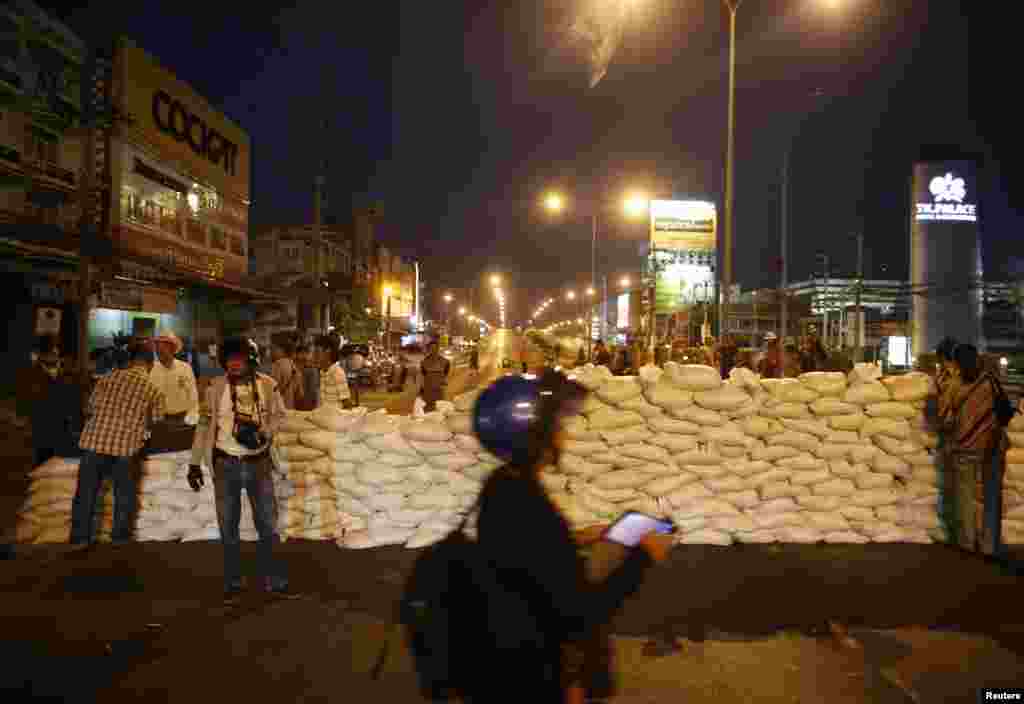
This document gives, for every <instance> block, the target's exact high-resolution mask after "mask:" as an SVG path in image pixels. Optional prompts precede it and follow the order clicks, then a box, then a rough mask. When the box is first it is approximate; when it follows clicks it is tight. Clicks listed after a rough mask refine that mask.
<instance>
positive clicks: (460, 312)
mask: <svg viewBox="0 0 1024 704" xmlns="http://www.w3.org/2000/svg"><path fill="white" fill-rule="evenodd" d="M465 314H466V308H465V307H462V308H459V315H465Z"/></svg>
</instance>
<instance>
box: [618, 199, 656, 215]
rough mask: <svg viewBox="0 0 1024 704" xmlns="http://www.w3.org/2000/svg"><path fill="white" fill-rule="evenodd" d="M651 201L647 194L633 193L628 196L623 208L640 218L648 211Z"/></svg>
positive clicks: (629, 213)
mask: <svg viewBox="0 0 1024 704" xmlns="http://www.w3.org/2000/svg"><path fill="white" fill-rule="evenodd" d="M649 203H650V200H649V199H648V198H647V197H646V196H642V195H639V194H633V195H631V196H629V197H628V198H626V200H625V202H624V203H623V209H624V210H625V211H626V215H628V216H630V217H633V218H638V217H641V216H642V215H644V214H645V213H646V212H647V208H648V204H649Z"/></svg>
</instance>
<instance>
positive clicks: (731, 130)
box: [718, 0, 743, 335]
mask: <svg viewBox="0 0 1024 704" xmlns="http://www.w3.org/2000/svg"><path fill="white" fill-rule="evenodd" d="M722 2H724V3H725V7H726V8H727V9H728V10H729V107H728V116H727V118H726V125H727V127H726V145H725V227H724V228H723V231H722V276H721V281H722V298H721V301H720V302H719V307H720V311H721V312H720V313H719V316H718V330H719V335H721V334H722V332H723V331H724V330H726V329H728V323H727V322H726V321H727V319H728V316H729V292H730V287H731V285H732V235H733V231H732V228H733V212H732V211H733V182H734V180H735V175H734V173H733V171H734V158H733V151H734V146H735V127H736V13H737V11H738V10H739V9H740V5H742V4H743V0H722Z"/></svg>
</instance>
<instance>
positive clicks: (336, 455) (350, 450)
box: [331, 442, 380, 464]
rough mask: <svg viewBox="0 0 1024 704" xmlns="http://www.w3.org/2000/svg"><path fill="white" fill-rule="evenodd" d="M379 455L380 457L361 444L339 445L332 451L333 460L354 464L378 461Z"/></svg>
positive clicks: (374, 451)
mask: <svg viewBox="0 0 1024 704" xmlns="http://www.w3.org/2000/svg"><path fill="white" fill-rule="evenodd" d="M378 455H380V453H379V452H377V451H376V450H374V449H372V448H370V447H367V446H366V445H364V444H363V443H361V442H355V443H351V444H349V445H338V446H336V447H335V448H334V450H332V451H331V459H332V460H334V461H335V462H354V463H356V464H362V463H364V462H372V461H374V460H376V459H377V456H378Z"/></svg>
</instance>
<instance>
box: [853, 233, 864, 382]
mask: <svg viewBox="0 0 1024 704" xmlns="http://www.w3.org/2000/svg"><path fill="white" fill-rule="evenodd" d="M863 289H864V233H863V232H858V233H857V321H856V322H855V323H854V325H856V327H855V328H854V336H855V337H854V339H855V340H856V349H855V350H854V352H853V355H854V360H855V361H857V362H863V361H864V327H865V324H864V307H863V305H862V295H863Z"/></svg>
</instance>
